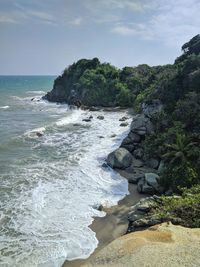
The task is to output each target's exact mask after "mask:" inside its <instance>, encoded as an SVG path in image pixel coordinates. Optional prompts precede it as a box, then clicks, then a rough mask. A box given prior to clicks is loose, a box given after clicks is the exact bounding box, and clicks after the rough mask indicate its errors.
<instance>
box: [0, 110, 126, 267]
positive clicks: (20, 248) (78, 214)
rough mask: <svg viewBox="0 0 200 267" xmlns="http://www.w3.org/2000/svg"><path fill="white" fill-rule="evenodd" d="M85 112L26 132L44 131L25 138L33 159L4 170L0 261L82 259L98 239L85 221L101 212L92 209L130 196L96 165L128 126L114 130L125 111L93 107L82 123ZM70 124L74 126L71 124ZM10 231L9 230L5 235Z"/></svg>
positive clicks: (55, 262) (24, 262)
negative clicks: (100, 117)
mask: <svg viewBox="0 0 200 267" xmlns="http://www.w3.org/2000/svg"><path fill="white" fill-rule="evenodd" d="M58 109H59V107H58ZM54 112H55V113H57V109H56V108H55V110H54ZM52 114H53V112H52ZM89 115H91V114H90V113H89V112H86V111H81V110H73V111H68V113H67V114H66V117H63V118H60V120H58V121H56V122H53V123H52V124H51V125H47V126H45V127H41V128H36V129H33V130H31V131H29V132H27V134H29V135H35V133H36V132H42V133H44V136H43V137H42V138H41V139H36V140H34V142H33V143H32V140H31V139H30V140H29V143H28V144H29V145H30V146H31V153H30V157H31V158H30V159H23V160H24V161H23V162H21V164H18V165H17V164H16V165H13V170H11V172H10V173H9V174H7V173H6V175H10V179H9V180H8V181H7V184H5V186H8V187H11V186H12V197H9V194H5V200H4V202H3V204H2V205H4V209H5V210H6V214H8V216H9V220H8V222H7V225H4V229H5V233H4V230H3V232H2V234H1V237H0V244H1V245H0V249H1V248H2V249H4V253H5V255H4V254H2V256H1V259H0V265H1V263H2V264H3V265H6V264H7V265H8V266H13V265H14V266H15V267H19V266H20V267H25V266H30V267H33V266H40V267H41V266H42V267H43V266H45V267H49V266H52V267H53V266H54V267H57V266H59V267H60V266H61V265H62V263H63V262H64V260H65V259H68V260H72V259H77V258H87V257H88V256H89V255H90V254H91V253H92V252H93V251H94V249H95V248H96V246H97V244H98V241H97V239H96V237H95V233H94V232H93V231H92V230H91V229H90V228H89V227H88V226H89V225H90V224H91V223H92V220H93V217H94V216H104V215H105V214H104V213H103V212H100V211H98V210H97V209H95V208H93V207H98V205H100V204H103V205H107V206H111V205H114V204H116V203H117V202H118V201H119V200H120V199H121V198H122V197H123V196H125V195H126V194H127V193H128V184H127V181H126V180H125V179H123V178H122V177H121V176H120V175H119V174H117V173H115V172H114V171H113V170H111V169H109V168H107V169H104V168H102V167H101V165H102V163H103V162H104V160H105V158H106V156H107V154H108V153H109V152H111V151H112V150H114V149H115V148H116V147H118V146H119V144H120V142H121V140H122V138H123V137H125V135H126V134H127V131H128V127H127V128H123V127H119V124H120V122H119V118H120V117H122V116H124V113H123V112H121V113H120V112H119V113H118V112H109V113H106V112H102V115H103V116H104V120H102V121H100V120H98V119H97V116H98V115H99V113H98V112H93V113H92V115H93V119H92V120H91V122H89V123H83V122H82V119H83V118H86V117H88V116H89ZM129 121H130V120H129ZM73 122H76V123H78V124H79V125H80V126H78V127H77V126H73V125H70V123H73ZM86 125H88V127H85V126H86ZM112 134H116V135H117V136H116V137H115V138H111V135H112ZM99 136H103V137H104V138H99ZM37 140H38V146H37V147H34V146H35V142H36V141H37ZM26 142H27V141H26ZM26 144H27V143H26ZM6 227H7V228H6ZM9 231H10V232H14V235H10V236H8V235H7V233H8V232H9ZM6 255H11V256H6Z"/></svg>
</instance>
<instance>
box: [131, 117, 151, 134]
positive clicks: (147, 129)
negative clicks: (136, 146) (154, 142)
mask: <svg viewBox="0 0 200 267" xmlns="http://www.w3.org/2000/svg"><path fill="white" fill-rule="evenodd" d="M131 132H133V133H136V134H138V135H141V136H143V135H146V134H152V133H153V132H154V126H153V124H152V122H151V121H150V119H149V118H147V117H145V116H144V115H143V114H137V115H135V117H134V118H133V120H132V123H131Z"/></svg>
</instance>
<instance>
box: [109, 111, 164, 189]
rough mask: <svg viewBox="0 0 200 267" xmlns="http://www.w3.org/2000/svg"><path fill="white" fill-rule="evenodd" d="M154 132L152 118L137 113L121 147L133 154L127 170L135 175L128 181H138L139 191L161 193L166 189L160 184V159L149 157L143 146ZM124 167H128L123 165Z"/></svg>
mask: <svg viewBox="0 0 200 267" xmlns="http://www.w3.org/2000/svg"><path fill="white" fill-rule="evenodd" d="M153 132H154V125H153V124H152V122H151V120H150V118H148V117H147V116H145V115H144V114H137V115H135V116H134V117H133V120H132V123H131V127H130V132H129V134H128V135H127V137H125V138H124V140H123V141H122V143H121V148H124V149H126V150H128V151H129V152H130V154H131V155H132V164H131V168H130V166H129V170H127V172H128V173H132V174H133V175H132V178H131V179H128V181H129V182H130V183H138V186H137V188H138V192H139V193H144V194H155V193H159V194H161V193H163V192H164V189H163V188H162V187H161V186H160V177H159V176H158V175H157V172H158V171H157V170H158V168H159V167H160V161H159V160H158V159H156V158H148V155H146V154H145V150H144V147H143V140H144V139H145V137H146V136H147V135H148V134H152V133H153ZM110 166H111V165H110ZM147 168H149V169H150V172H147V171H146V169H147ZM123 169H126V168H125V167H124V166H123ZM139 169H140V171H139V172H138V170H139ZM129 176H130V175H128V177H129ZM125 177H127V174H125Z"/></svg>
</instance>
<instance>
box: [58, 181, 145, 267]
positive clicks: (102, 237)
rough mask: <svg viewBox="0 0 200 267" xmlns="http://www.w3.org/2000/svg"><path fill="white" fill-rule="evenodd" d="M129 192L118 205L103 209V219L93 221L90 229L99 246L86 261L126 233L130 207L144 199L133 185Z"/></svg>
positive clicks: (71, 265)
mask: <svg viewBox="0 0 200 267" xmlns="http://www.w3.org/2000/svg"><path fill="white" fill-rule="evenodd" d="M129 192H130V194H129V195H127V196H126V197H125V198H124V199H122V200H120V201H119V203H118V205H116V206H113V207H111V208H108V209H105V208H104V209H103V210H104V211H105V212H106V216H105V217H103V218H99V217H97V218H95V219H94V221H93V223H92V225H91V226H90V228H91V229H92V230H93V231H94V232H95V233H96V237H97V239H98V241H99V244H98V247H97V248H96V249H95V251H94V252H93V254H92V255H91V256H90V257H89V258H88V259H91V258H92V257H93V256H94V255H95V254H96V253H97V252H98V251H99V250H100V249H102V248H103V247H104V246H106V245H107V244H109V243H110V242H112V241H113V240H114V239H116V238H117V237H119V236H121V235H123V234H125V233H126V230H127V228H128V220H127V213H128V211H129V209H130V207H131V206H133V205H134V204H135V203H137V202H138V201H139V200H140V199H141V198H142V197H144V195H141V194H139V193H138V192H137V186H136V185H134V184H129ZM88 259H85V260H74V261H66V262H65V263H64V264H63V267H79V266H81V265H82V264H84V263H86V262H87V261H88Z"/></svg>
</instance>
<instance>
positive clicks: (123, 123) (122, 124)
mask: <svg viewBox="0 0 200 267" xmlns="http://www.w3.org/2000/svg"><path fill="white" fill-rule="evenodd" d="M120 126H121V127H126V126H128V122H122V123H121V124H120Z"/></svg>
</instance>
